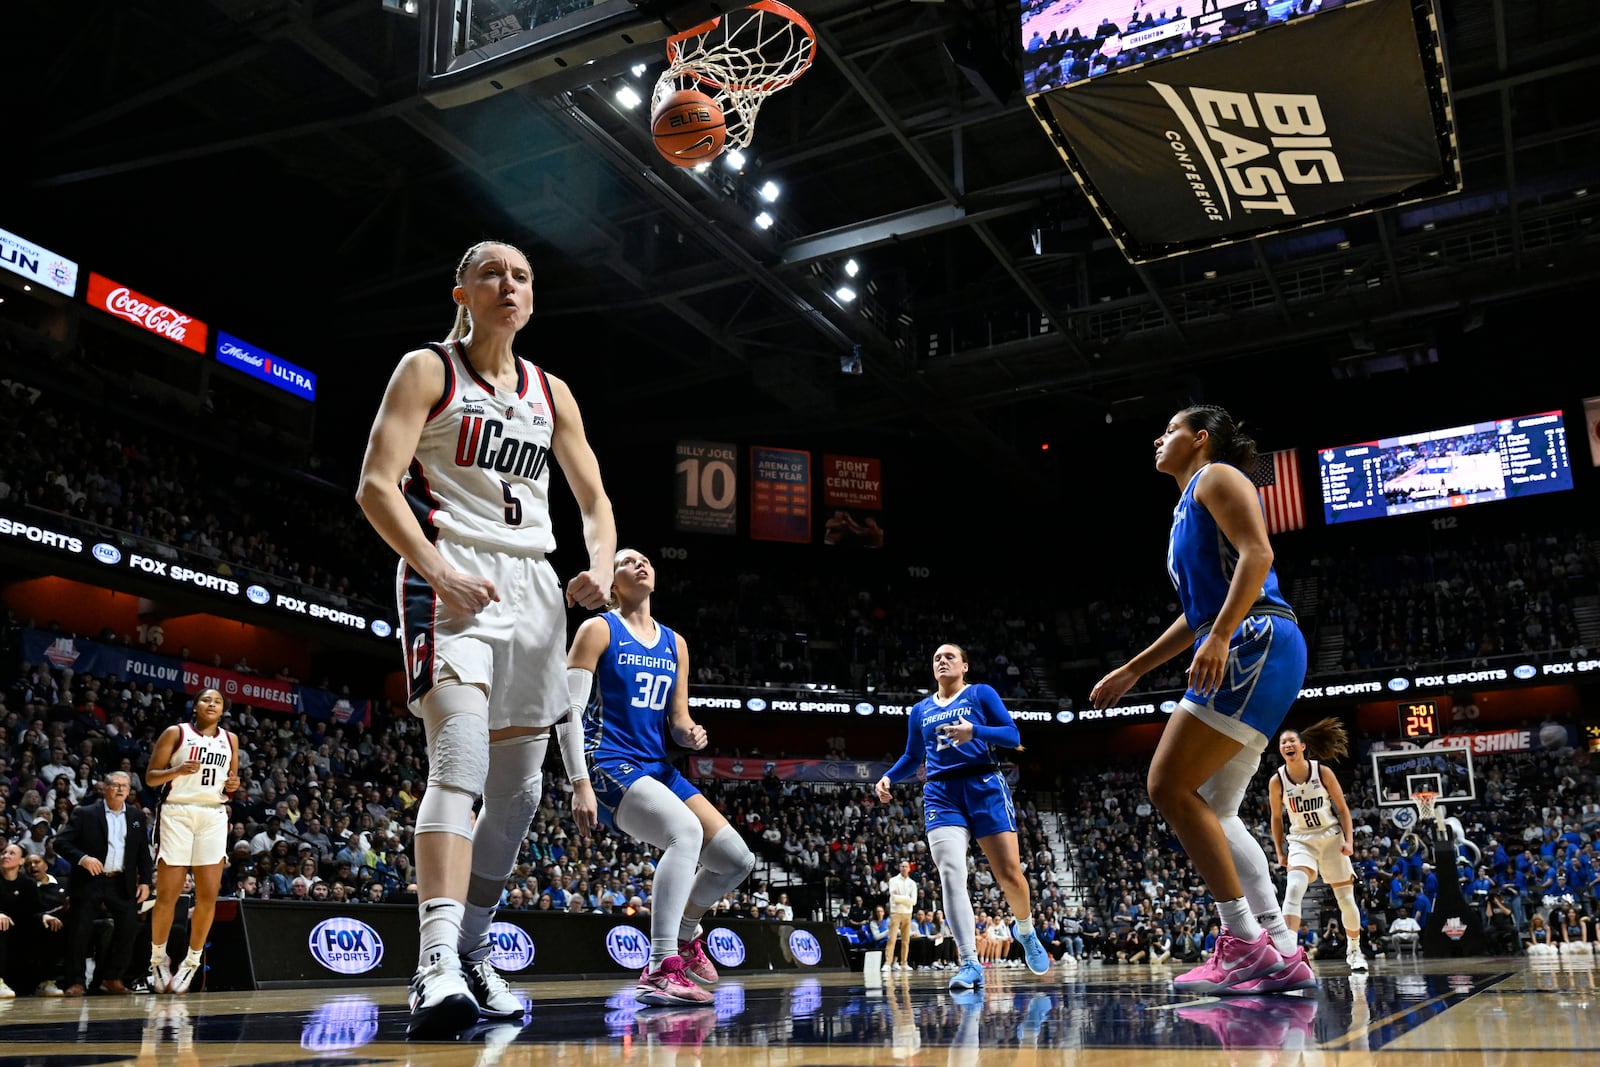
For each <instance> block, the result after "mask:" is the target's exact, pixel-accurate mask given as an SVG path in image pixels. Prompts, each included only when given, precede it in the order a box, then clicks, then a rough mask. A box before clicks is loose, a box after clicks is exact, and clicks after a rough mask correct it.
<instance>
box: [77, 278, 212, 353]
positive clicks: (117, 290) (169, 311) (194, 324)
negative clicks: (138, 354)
mask: <svg viewBox="0 0 1600 1067" xmlns="http://www.w3.org/2000/svg"><path fill="white" fill-rule="evenodd" d="M87 299H88V301H89V303H90V304H92V305H93V306H95V307H97V308H99V309H100V310H101V311H104V312H105V313H106V314H108V315H115V316H116V317H117V318H119V319H122V320H124V321H125V322H131V323H133V324H134V325H135V326H138V327H139V328H140V329H143V330H148V331H150V332H151V333H153V334H155V335H156V336H157V337H161V338H164V339H166V340H168V341H172V342H174V343H176V344H180V345H182V346H183V347H185V348H188V349H192V350H194V351H196V352H200V353H202V354H203V353H204V352H205V350H206V324H205V323H203V322H201V321H200V320H199V319H196V318H194V317H193V316H191V315H185V314H184V313H183V312H181V311H178V310H176V309H174V308H171V307H168V306H167V305H166V304H163V303H161V302H160V301H159V300H155V299H153V298H152V297H148V296H145V295H144V294H143V293H140V292H137V291H135V290H133V289H129V288H128V287H127V286H126V285H120V284H118V283H117V282H114V281H112V280H111V279H110V278H107V277H106V276H105V275H103V274H96V273H95V272H94V271H90V272H89V293H88V297H87Z"/></svg>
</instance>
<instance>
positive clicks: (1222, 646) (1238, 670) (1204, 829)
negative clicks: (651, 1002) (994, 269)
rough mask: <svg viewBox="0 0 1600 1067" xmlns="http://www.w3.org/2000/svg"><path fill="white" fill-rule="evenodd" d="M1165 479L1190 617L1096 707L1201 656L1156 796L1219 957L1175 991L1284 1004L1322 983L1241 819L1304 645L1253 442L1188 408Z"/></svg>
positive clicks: (1168, 735) (1226, 419)
mask: <svg viewBox="0 0 1600 1067" xmlns="http://www.w3.org/2000/svg"><path fill="white" fill-rule="evenodd" d="M1155 450H1156V451H1155V465H1156V470H1158V471H1160V472H1161V473H1162V474H1166V475H1170V476H1171V477H1172V478H1173V479H1174V480H1176V481H1177V483H1178V489H1179V497H1178V506H1177V507H1176V508H1175V509H1174V510H1173V515H1172V530H1171V533H1170V535H1169V538H1168V542H1167V574H1168V577H1170V578H1171V579H1172V584H1173V585H1174V586H1175V587H1176V588H1177V591H1178V599H1179V602H1180V603H1181V604H1182V605H1183V612H1182V614H1181V615H1179V616H1178V618H1177V619H1175V620H1173V622H1172V624H1171V625H1170V626H1168V627H1167V629H1166V632H1165V633H1163V634H1162V635H1161V636H1160V637H1158V638H1156V640H1155V641H1154V642H1153V643H1152V644H1151V645H1150V646H1149V647H1148V648H1146V649H1145V650H1144V651H1142V652H1140V653H1139V654H1138V655H1136V656H1134V657H1133V658H1132V659H1131V660H1129V661H1128V662H1127V663H1125V664H1123V665H1122V666H1121V667H1118V668H1117V669H1116V670H1114V671H1111V672H1110V673H1109V674H1107V675H1106V676H1105V677H1104V678H1102V679H1100V681H1099V682H1097V683H1096V684H1095V687H1094V689H1093V691H1092V692H1091V694H1090V699H1091V700H1092V701H1093V702H1094V706H1095V707H1097V708H1104V707H1108V706H1110V705H1112V704H1115V703H1116V702H1117V701H1118V700H1120V699H1121V698H1122V696H1123V695H1124V694H1125V693H1127V692H1128V690H1130V689H1132V688H1133V686H1134V683H1136V682H1137V681H1138V680H1139V678H1140V677H1142V676H1143V675H1144V674H1145V673H1146V672H1148V671H1150V670H1152V669H1153V668H1155V667H1157V666H1159V665H1160V664H1162V663H1165V662H1166V661H1167V660H1169V659H1172V658H1173V657H1174V656H1177V655H1179V654H1181V653H1183V652H1184V651H1185V650H1188V649H1193V659H1192V661H1191V663H1190V665H1189V671H1188V683H1189V684H1188V689H1187V691H1186V692H1185V693H1184V695H1183V700H1182V701H1181V702H1180V703H1179V705H1178V708H1177V710H1176V711H1174V712H1173V714H1172V717H1171V718H1170V719H1168V720H1167V725H1166V728H1165V729H1164V730H1163V731H1162V735H1161V741H1160V743H1159V744H1158V745H1157V747H1156V753H1155V758H1154V759H1153V760H1152V761H1151V764H1150V773H1149V780H1148V784H1149V788H1150V799H1151V800H1152V801H1153V802H1154V803H1155V805H1156V807H1157V808H1158V809H1159V810H1160V812H1161V814H1162V816H1163V817H1164V818H1165V819H1166V820H1167V824H1168V825H1169V826H1171V827H1172V829H1173V831H1174V832H1175V833H1176V834H1177V835H1178V840H1179V841H1181V842H1182V843H1183V848H1184V851H1185V852H1187V853H1188V855H1189V859H1190V860H1191V861H1192V862H1193V863H1194V865H1195V868H1196V870H1198V871H1199V873H1200V877H1201V878H1202V879H1204V880H1205V883H1206V887H1207V888H1208V889H1209V890H1210V891H1211V896H1212V898H1213V899H1215V900H1216V902H1217V911H1218V914H1219V915H1220V916H1221V919H1222V924H1223V932H1222V936H1221V937H1220V938H1219V939H1218V941H1217V947H1216V951H1215V952H1213V953H1212V955H1211V957H1210V959H1208V960H1207V961H1206V962H1205V963H1204V964H1202V965H1201V966H1200V967H1197V968H1195V969H1194V970H1192V971H1189V972H1188V973H1186V974H1182V975H1179V976H1178V978H1176V979H1175V980H1174V982H1173V984H1174V986H1176V987H1177V988H1178V989H1179V990H1180V991H1183V992H1190V993H1276V992H1282V991H1286V990H1290V989H1304V988H1307V987H1309V986H1312V985H1315V984H1316V979H1315V977H1313V976H1312V973H1311V968H1310V966H1309V965H1308V964H1307V963H1306V960H1305V951H1304V950H1303V949H1300V948H1297V947H1296V945H1295V935H1294V934H1293V933H1292V932H1291V931H1290V930H1289V928H1288V926H1287V925H1286V924H1285V922H1284V918H1283V912H1282V911H1281V909H1280V908H1279V906H1278V898H1277V893H1276V891H1275V890H1274V888H1273V885H1272V876H1271V873H1270V871H1269V870H1268V867H1267V859H1266V855H1265V854H1264V853H1263V852H1262V850H1261V846H1260V845H1259V844H1258V843H1257V842H1256V839H1255V837H1254V836H1253V835H1252V834H1251V833H1250V831H1249V829H1247V828H1246V827H1245V825H1244V823H1243V821H1241V820H1240V818H1239V804H1240V802H1241V801H1242V800H1243V799H1244V793H1245V789H1246V788H1247V787H1248V786H1249V784H1250V779H1251V777H1252V776H1253V775H1254V774H1255V771H1256V768H1257V767H1258V766H1259V765H1260V763H1261V753H1262V752H1264V751H1265V750H1266V747H1267V739H1268V738H1269V737H1271V736H1272V735H1273V733H1274V732H1275V731H1276V730H1277V729H1278V726H1279V725H1280V724H1281V723H1282V722H1283V718H1284V715H1285V714H1286V713H1287V712H1288V710H1289V705H1290V704H1292V703H1293V702H1294V699H1295V697H1296V696H1298V695H1299V693H1300V686H1301V683H1303V682H1304V681H1305V675H1306V643H1305V638H1304V636H1302V635H1301V633H1300V628H1299V626H1298V624H1297V623H1296V621H1295V617H1294V611H1293V610H1292V609H1291V608H1290V607H1289V603H1288V601H1286V600H1285V599H1284V597H1283V594H1282V593H1280V592H1279V591H1278V579H1277V575H1276V574H1274V573H1273V570H1272V559H1273V557H1272V544H1271V542H1270V541H1269V540H1268V538H1267V525H1266V519H1265V518H1264V516H1263V515H1262V509H1261V501H1260V498H1259V497H1258V496H1257V495H1256V490H1255V486H1254V485H1253V484H1252V483H1251V481H1250V478H1249V475H1248V474H1247V472H1248V471H1249V470H1251V469H1252V468H1253V467H1254V465H1255V460H1256V443H1255V441H1254V440H1252V439H1251V438H1250V436H1249V435H1247V434H1246V433H1244V431H1243V428H1242V427H1241V426H1240V425H1239V424H1238V423H1236V422H1235V421H1234V419H1233V418H1232V416H1230V415H1229V414H1228V412H1226V411H1225V410H1223V409H1222V408H1220V407H1217V406H1215V405H1212V404H1201V405H1195V406H1193V407H1188V408H1185V409H1183V410H1182V411H1180V412H1178V413H1177V414H1176V415H1174V416H1173V417H1172V419H1171V421H1170V422H1168V423H1167V426H1166V428H1165V429H1164V430H1163V431H1162V433H1161V436H1160V437H1158V438H1156V440H1155Z"/></svg>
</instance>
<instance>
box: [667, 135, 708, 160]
mask: <svg viewBox="0 0 1600 1067" xmlns="http://www.w3.org/2000/svg"><path fill="white" fill-rule="evenodd" d="M715 141H716V138H714V137H712V136H711V135H710V134H709V133H708V134H706V135H705V136H704V137H702V138H700V139H699V140H698V141H696V142H695V143H694V144H692V145H690V146H689V147H687V148H680V149H678V150H677V151H676V152H674V153H672V154H673V155H675V156H686V155H688V154H689V153H690V152H698V151H700V150H701V149H702V148H710V147H711V146H712V144H713V143H715Z"/></svg>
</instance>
